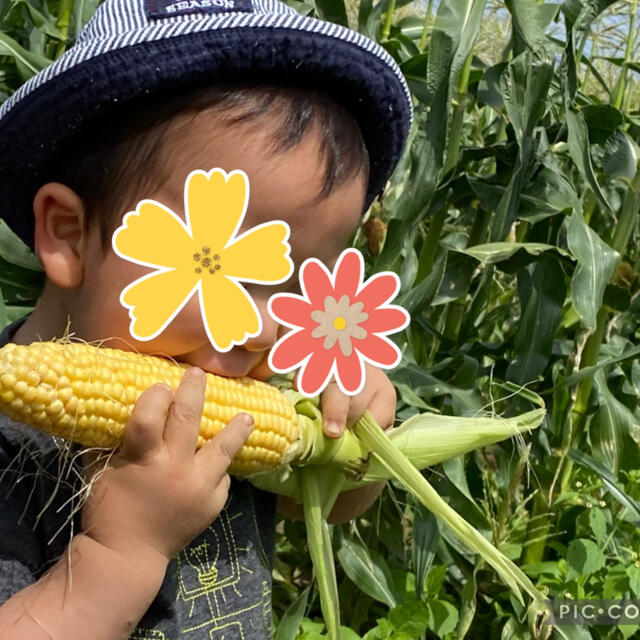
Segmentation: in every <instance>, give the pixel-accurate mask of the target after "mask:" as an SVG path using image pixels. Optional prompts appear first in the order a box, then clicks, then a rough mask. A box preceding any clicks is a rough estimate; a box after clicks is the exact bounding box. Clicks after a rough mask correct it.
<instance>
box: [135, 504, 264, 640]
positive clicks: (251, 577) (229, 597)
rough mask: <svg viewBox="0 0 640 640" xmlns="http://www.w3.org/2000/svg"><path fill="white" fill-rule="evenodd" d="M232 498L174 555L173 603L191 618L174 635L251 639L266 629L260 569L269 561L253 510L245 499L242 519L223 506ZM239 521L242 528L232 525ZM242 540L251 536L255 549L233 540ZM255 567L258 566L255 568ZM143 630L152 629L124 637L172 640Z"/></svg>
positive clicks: (187, 639) (186, 639)
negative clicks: (174, 600) (250, 531)
mask: <svg viewBox="0 0 640 640" xmlns="http://www.w3.org/2000/svg"><path fill="white" fill-rule="evenodd" d="M232 500H233V498H230V500H229V503H228V504H227V508H226V509H224V510H223V511H222V512H221V513H220V515H219V516H218V518H217V519H216V520H215V522H214V523H213V524H212V525H211V526H209V527H208V528H207V529H206V530H205V531H204V532H203V533H201V534H200V535H199V536H198V537H197V538H195V539H194V540H193V542H192V543H191V544H190V545H189V546H188V547H186V548H185V549H183V550H182V551H180V553H178V554H177V555H176V556H175V558H174V559H175V562H176V579H177V582H178V593H177V596H176V607H177V608H178V609H182V610H183V611H184V612H185V613H183V618H184V617H187V618H188V620H192V621H193V623H192V624H191V625H190V624H189V623H188V620H187V621H185V620H184V619H183V623H182V630H181V634H180V640H202V639H205V638H206V639H207V640H232V639H233V640H236V639H239V638H240V639H242V640H251V639H252V638H254V637H256V636H257V635H260V636H262V634H263V633H264V632H263V631H262V629H267V630H268V629H269V626H270V619H271V587H270V582H269V581H268V580H265V579H264V578H265V577H267V578H268V577H269V576H268V575H265V573H264V572H265V571H266V572H267V573H268V572H269V571H270V570H269V567H270V563H269V561H268V560H267V557H266V554H265V552H264V549H263V548H262V544H261V541H260V535H259V530H258V523H257V521H256V516H255V510H254V509H253V504H251V505H250V508H249V511H250V517H249V518H248V517H247V516H249V514H248V513H246V511H245V512H243V511H235V510H233V509H230V508H229V507H231V506H232V505H231V502H232ZM249 500H251V498H249ZM243 516H244V517H243ZM239 523H242V527H243V529H244V531H241V530H239V529H238V528H237V525H238V524H239ZM234 527H235V530H234ZM247 528H248V529H253V530H254V531H253V535H248V532H247V530H246V529H247ZM247 539H249V540H250V541H251V542H253V541H254V540H255V541H256V548H247V547H244V546H240V544H239V543H238V540H241V541H242V540H247ZM249 562H250V563H251V565H249V564H248V563H249ZM255 565H261V566H255ZM258 568H259V569H260V570H261V571H256V569H258ZM257 580H260V582H259V583H257ZM256 583H257V584H256ZM256 620H260V621H261V627H260V628H256V626H255V625H256ZM248 621H253V622H248ZM148 633H152V632H151V631H150V630H146V629H141V628H138V629H136V632H135V634H134V635H133V636H131V638H130V640H174V639H172V638H168V637H165V635H164V634H162V633H161V632H157V633H160V635H146V634H148Z"/></svg>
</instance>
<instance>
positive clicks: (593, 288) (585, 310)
mask: <svg viewBox="0 0 640 640" xmlns="http://www.w3.org/2000/svg"><path fill="white" fill-rule="evenodd" d="M566 227H567V244H568V246H569V251H571V253H572V255H573V256H574V257H575V258H576V260H577V261H578V265H577V267H576V269H575V271H574V273H573V278H572V282H571V299H572V301H573V305H574V306H575V308H576V311H577V312H578V314H579V315H580V317H581V320H582V326H583V327H586V328H589V329H595V327H596V316H597V314H598V310H599V309H600V307H601V305H602V298H603V295H604V290H605V287H606V286H607V284H608V283H609V281H610V280H611V278H612V277H613V274H614V272H615V269H616V264H617V261H618V258H619V255H618V253H617V252H616V251H614V250H613V249H612V248H611V247H610V246H609V245H608V244H606V242H604V241H603V240H601V239H600V238H599V237H598V235H597V234H596V233H595V232H594V231H593V230H592V229H591V228H590V227H589V226H588V225H587V224H586V223H585V222H584V220H583V218H582V216H580V215H579V214H577V213H574V214H572V215H571V216H570V217H569V219H568V221H567V222H566Z"/></svg>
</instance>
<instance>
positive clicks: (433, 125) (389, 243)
mask: <svg viewBox="0 0 640 640" xmlns="http://www.w3.org/2000/svg"><path fill="white" fill-rule="evenodd" d="M485 2H486V0H449V1H448V2H441V3H439V5H438V11H437V14H436V19H435V21H434V23H433V27H432V30H431V40H430V43H429V56H428V59H427V75H426V86H425V96H424V97H425V99H426V102H427V103H428V105H429V110H428V113H427V115H426V122H425V124H424V127H423V128H422V129H421V131H420V134H419V136H417V137H416V144H414V145H412V149H411V156H412V163H411V176H410V179H409V181H408V184H409V185H410V188H405V189H404V190H403V192H402V195H401V197H400V198H399V200H398V202H397V204H396V207H395V209H396V210H397V211H400V212H402V221H400V220H390V221H389V227H388V229H387V238H386V241H385V245H384V248H383V250H382V254H381V255H380V257H379V259H378V261H377V264H376V268H377V269H378V270H386V269H389V268H390V267H391V265H392V264H393V263H394V262H395V261H396V260H397V258H398V256H399V255H400V251H401V248H402V245H403V243H404V242H405V237H406V235H407V229H408V228H409V229H410V228H412V226H413V225H414V224H415V223H416V222H417V221H418V220H420V218H421V216H423V215H425V214H426V211H427V205H428V204H429V202H430V201H431V199H432V198H433V195H434V193H435V190H436V184H437V182H438V179H439V176H440V172H441V170H442V167H443V164H444V152H445V148H446V140H447V131H448V128H449V126H448V125H449V119H450V100H451V96H452V95H453V93H454V92H455V91H456V90H457V85H458V81H459V79H460V74H461V73H462V68H463V66H464V62H465V60H466V58H467V55H468V54H469V52H470V51H471V48H472V46H473V43H474V41H475V39H476V36H477V33H478V29H479V28H480V22H481V18H482V12H483V10H484V6H485ZM416 126H417V125H416Z"/></svg>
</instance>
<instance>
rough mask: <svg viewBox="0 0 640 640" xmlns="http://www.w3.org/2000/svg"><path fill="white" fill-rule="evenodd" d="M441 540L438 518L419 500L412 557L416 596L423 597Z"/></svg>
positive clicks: (413, 533) (415, 516) (416, 503)
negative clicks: (426, 579) (425, 583)
mask: <svg viewBox="0 0 640 640" xmlns="http://www.w3.org/2000/svg"><path fill="white" fill-rule="evenodd" d="M439 540H440V532H439V530H438V521H437V520H436V517H435V516H434V515H433V514H432V513H431V512H430V511H429V510H428V509H426V508H425V507H424V506H423V505H422V504H421V503H419V502H418V501H417V500H415V501H414V515H413V529H412V540H411V557H412V563H413V571H414V573H415V581H416V595H417V596H418V597H421V596H422V590H423V585H424V581H425V578H426V576H427V573H428V571H429V569H430V567H431V564H432V563H433V558H434V556H435V552H436V547H437V545H438V542H439Z"/></svg>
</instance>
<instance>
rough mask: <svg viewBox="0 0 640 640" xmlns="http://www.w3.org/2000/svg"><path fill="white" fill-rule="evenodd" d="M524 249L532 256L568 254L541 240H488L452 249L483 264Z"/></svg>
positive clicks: (491, 262)
mask: <svg viewBox="0 0 640 640" xmlns="http://www.w3.org/2000/svg"><path fill="white" fill-rule="evenodd" d="M521 250H522V251H526V252H527V253H529V254H531V255H532V256H539V255H540V254H541V253H543V252H544V251H557V252H558V253H560V254H561V255H565V256H567V255H569V254H568V253H567V252H566V251H564V250H563V249H561V248H560V247H556V246H554V245H551V244H543V243H541V242H489V243H487V244H477V245H475V246H474V247H468V248H466V249H454V251H459V252H460V253H466V254H467V255H469V256H472V257H473V258H475V259H476V260H479V261H480V262H482V263H483V264H495V263H497V262H502V261H503V260H507V259H509V258H511V257H512V256H513V255H514V254H515V253H517V252H518V251H521Z"/></svg>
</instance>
